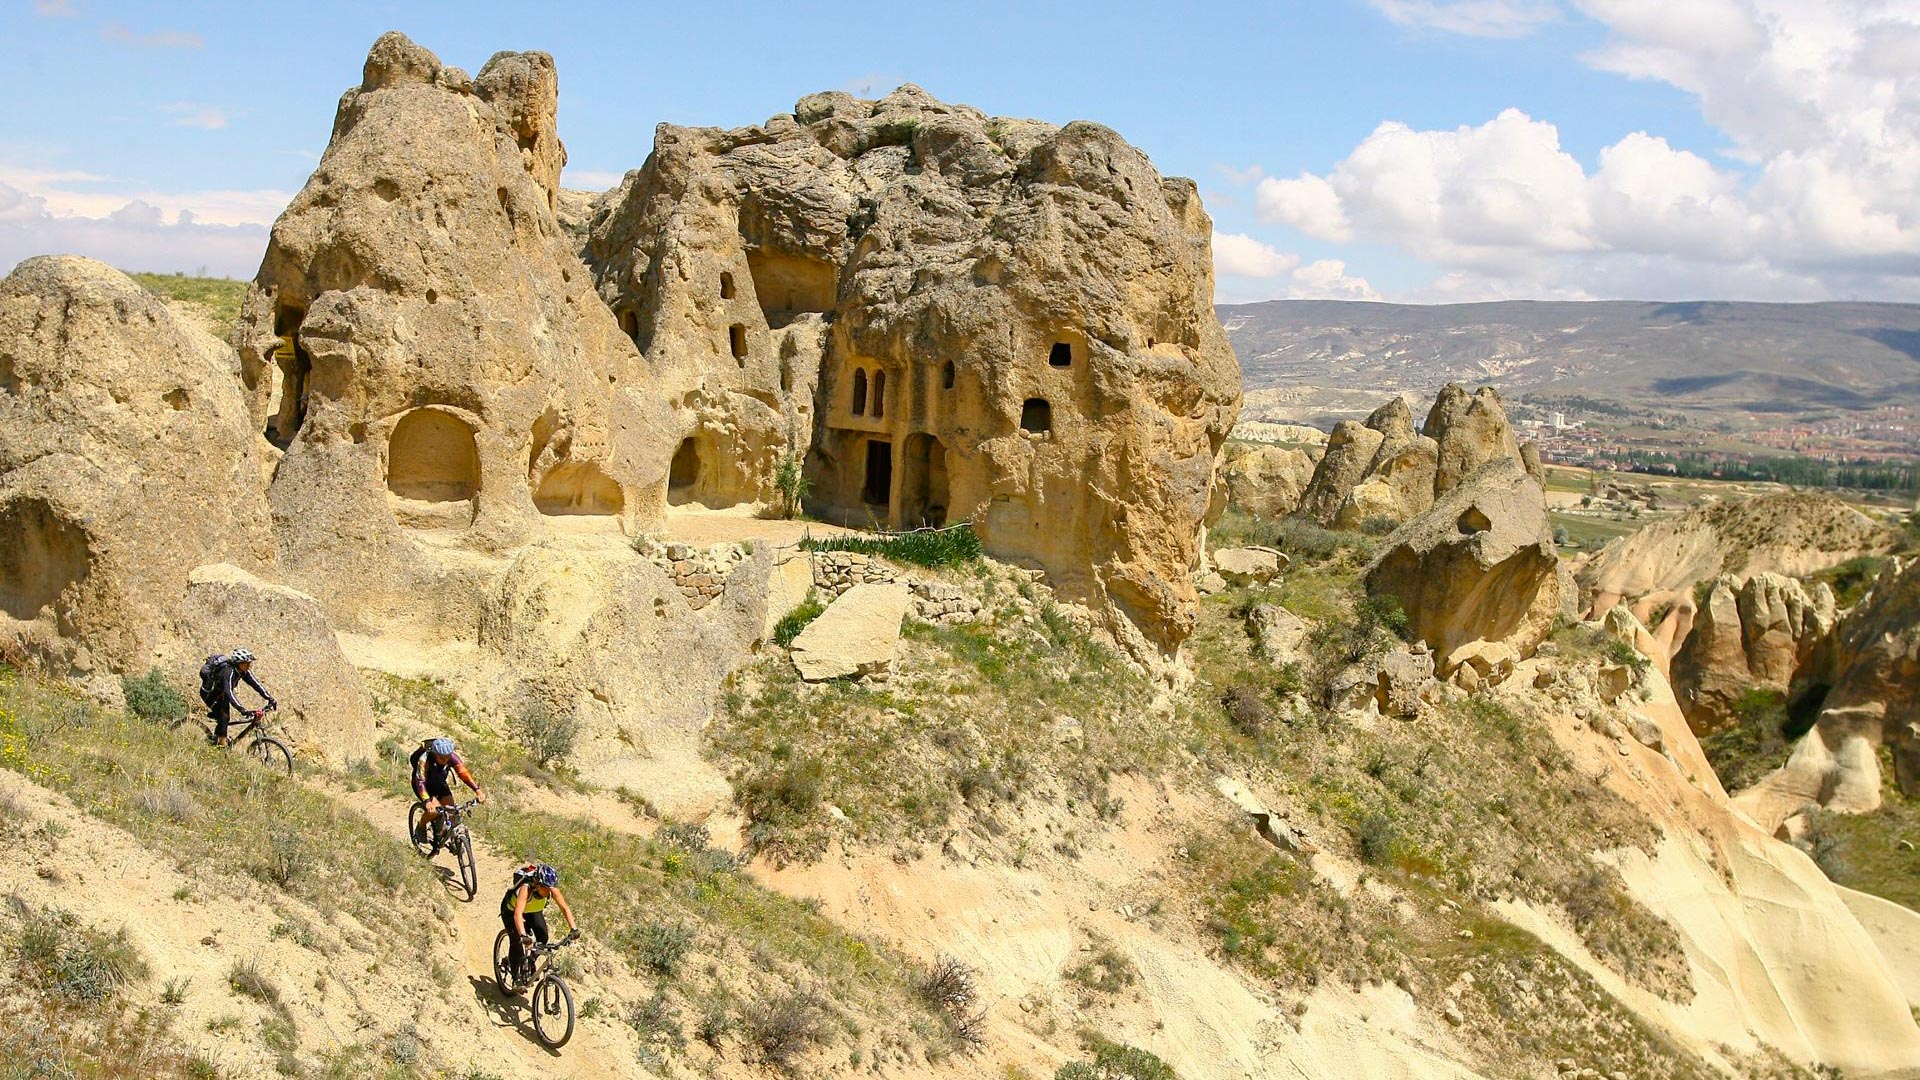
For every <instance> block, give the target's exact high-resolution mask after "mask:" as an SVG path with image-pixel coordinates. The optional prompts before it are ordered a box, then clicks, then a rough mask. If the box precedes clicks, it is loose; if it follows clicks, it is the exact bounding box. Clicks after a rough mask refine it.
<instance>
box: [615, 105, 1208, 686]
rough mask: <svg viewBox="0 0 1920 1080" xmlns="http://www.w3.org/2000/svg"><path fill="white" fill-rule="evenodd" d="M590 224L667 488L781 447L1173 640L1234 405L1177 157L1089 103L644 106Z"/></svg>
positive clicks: (771, 456)
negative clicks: (727, 111) (1171, 159)
mask: <svg viewBox="0 0 1920 1080" xmlns="http://www.w3.org/2000/svg"><path fill="white" fill-rule="evenodd" d="M587 230H588V241H587V243H586V248H585V253H586V256H587V259H588V261H589V262H590V263H591V264H592V265H593V267H594V273H595V276H596V279H597V282H598V288H599V295H600V297H601V298H602V299H603V300H604V301H605V303H606V305H607V306H608V307H610V308H611V309H612V310H613V311H614V312H616V313H617V316H618V319H619V323H620V325H621V327H622V328H624V329H625V330H626V332H627V333H628V334H629V335H630V337H631V338H632V341H633V342H634V343H635V345H636V347H637V348H638V350H639V352H640V353H641V354H643V355H644V356H645V357H646V358H647V366H648V369H649V370H650V371H653V372H656V373H657V375H658V377H659V378H660V379H661V381H662V385H663V386H664V387H666V388H667V390H668V391H669V394H670V396H672V397H673V399H674V400H675V401H676V402H678V403H679V404H680V406H681V407H682V409H683V410H684V415H683V416H682V417H681V419H682V421H683V423H682V425H681V427H682V429H683V430H684V433H683V434H680V435H679V436H678V441H677V449H675V450H674V451H673V453H672V459H673V467H672V469H671V480H670V484H671V487H670V492H669V494H670V497H672V498H674V499H686V500H699V501H702V502H708V503H715V502H722V503H724V502H735V501H748V500H754V499H758V498H762V497H763V496H764V495H765V494H766V493H767V491H768V487H769V484H770V480H771V476H772V472H773V469H774V467H775V466H776V465H777V464H778V462H779V461H781V460H782V459H783V458H785V457H786V456H788V455H789V454H791V455H795V456H800V457H803V458H804V461H805V468H806V472H807V474H808V475H809V476H810V477H811V478H812V480H813V491H814V497H813V498H812V499H811V500H810V501H809V504H808V505H809V508H810V509H812V510H813V511H814V512H816V513H819V514H822V515H823V516H827V517H830V518H836V519H840V520H843V521H847V522H849V523H854V524H866V523H868V522H878V523H882V524H888V525H892V526H895V527H914V526H920V525H927V524H940V523H943V522H949V521H962V520H967V521H971V522H972V523H973V525H974V527H975V529H976V530H978V532H979V534H980V537H981V540H982V541H983V543H984V544H985V546H986V549H987V550H988V552H990V553H992V554H994V555H996V556H998V557H1000V558H1003V559H1008V560H1012V561H1016V562H1023V563H1027V564H1029V565H1034V566H1039V567H1042V568H1044V569H1045V570H1046V571H1047V573H1048V576H1049V578H1050V580H1051V583H1052V584H1053V585H1054V587H1055V588H1056V590H1057V591H1058V592H1059V594H1060V595H1062V596H1063V597H1064V598H1068V599H1076V600H1082V601H1086V602H1089V603H1090V604H1091V605H1092V606H1093V607H1094V608H1095V609H1096V610H1100V611H1103V612H1105V613H1106V615H1107V616H1108V618H1107V626H1108V629H1110V630H1112V631H1113V632H1114V633H1115V634H1116V635H1117V636H1120V637H1121V638H1122V639H1125V640H1132V639H1134V638H1136V636H1137V635H1144V638H1143V639H1142V640H1144V641H1145V642H1150V643H1151V645H1152V646H1154V647H1157V648H1158V649H1160V650H1166V649H1170V648H1172V647H1174V646H1175V645H1177V643H1178V642H1179V641H1180V640H1181V639H1182V638H1184V637H1185V636H1186V634H1187V633H1188V631H1189V629H1190V627H1191V625H1192V621H1193V606H1192V605H1193V601H1194V596H1193V591H1192V584H1191V582H1190V579H1189V573H1188V572H1189V570H1190V569H1191V568H1192V567H1193V566H1194V564H1195V562H1196V558H1197V555H1198V550H1197V546H1198V536H1199V530H1200V525H1201V522H1202V520H1203V518H1204V516H1205V514H1206V512H1207V509H1208V503H1209V493H1210V489H1211V487H1212V485H1213V482H1214V479H1215V463H1216V459H1217V456H1218V454H1219V451H1220V447H1221V444H1222V443H1223V441H1224V440H1225V438H1226V434H1227V432H1228V430H1229V428H1230V427H1231V425H1232V422H1233V419H1234V416H1235V413H1236V411H1237V408H1238V402H1239V381H1238V370H1237V366H1236V364H1235V362H1234V359H1233V353H1232V350H1231V349H1230V348H1229V347H1228V345H1227V342H1226V338H1225V335H1224V334H1223V332H1222V331H1221V329H1220V325H1219V323H1218V321H1217V320H1216V319H1215V317H1214V315H1213V310H1212V307H1211V297H1212V268H1211V260H1210V257H1209V252H1208V249H1209V237H1210V225H1209V222H1208V219H1207V216H1206V214H1205V212H1204V211H1203V210H1202V209H1201V206H1200V201H1199V198H1198V196H1197V194H1196V193H1195V190H1194V185H1193V183H1192V182H1191V181H1189V180H1181V179H1172V178H1165V177H1162V176H1160V175H1159V173H1158V172H1156V171H1155V169H1154V168H1153V165H1152V163H1151V162H1149V161H1148V160H1147V159H1146V157H1145V156H1144V155H1142V154H1141V153H1140V152H1139V151H1138V150H1136V149H1134V148H1133V147H1131V146H1129V145H1127V144H1126V143H1125V142H1124V141H1123V140H1121V139H1120V137H1119V136H1118V135H1116V134H1115V133H1113V132H1112V131H1110V130H1108V129H1106V128H1103V127H1100V126H1099V125H1097V124H1089V123H1083V122H1076V123H1073V124H1069V125H1067V126H1066V127H1064V128H1056V127H1053V126H1051V125H1047V124H1042V123H1038V122H1035V121H1029V120H1013V119H1006V118H996V117H988V116H985V115H983V114H981V113H980V112H978V111H977V110H974V109H971V108H968V107H965V106H957V105H946V104H943V103H941V102H939V101H936V100H934V99H933V98H931V97H929V96H928V95H927V94H926V93H925V92H923V91H921V90H919V89H918V88H916V87H912V86H907V87H902V88H901V89H899V90H897V91H895V92H894V93H893V94H891V95H889V96H887V97H886V98H884V99H882V100H880V101H862V100H857V99H855V98H852V97H849V96H848V95H846V94H841V93H827V94H816V95H813V96H811V97H808V98H805V99H803V100H802V101H801V102H800V103H799V104H798V105H797V106H796V107H795V109H794V112H793V113H791V114H783V115H780V116H776V117H773V118H772V119H770V120H768V121H767V122H766V123H765V124H762V125H759V126H756V127H750V128H743V129H738V130H734V131H718V130H711V129H690V128H679V127H674V126H671V125H663V126H662V127H661V128H660V129H659V131H658V133H657V134H656V136H655V145H654V151H653V154H652V155H651V156H650V157H649V158H648V160H647V164H646V166H645V168H643V169H641V170H639V171H637V172H634V173H630V174H629V175H628V177H627V179H626V181H625V182H624V183H623V184H622V185H621V186H620V187H619V188H617V189H615V190H614V191H611V192H608V193H607V194H606V195H604V196H602V197H601V198H600V199H599V200H598V201H597V202H596V204H595V205H594V207H593V208H592V210H591V212H590V214H589V220H588V222H587ZM1136 628H1137V629H1136Z"/></svg>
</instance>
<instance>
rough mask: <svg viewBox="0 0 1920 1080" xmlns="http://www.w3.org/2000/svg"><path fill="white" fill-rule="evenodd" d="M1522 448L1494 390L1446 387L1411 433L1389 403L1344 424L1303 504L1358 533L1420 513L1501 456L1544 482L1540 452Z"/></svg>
mask: <svg viewBox="0 0 1920 1080" xmlns="http://www.w3.org/2000/svg"><path fill="white" fill-rule="evenodd" d="M1531 449H1532V444H1528V446H1527V447H1526V448H1522V447H1521V446H1520V445H1519V444H1518V442H1517V441H1516V440H1515V439H1514V436H1513V429H1512V427H1511V425H1509V424H1508V422H1507V414H1506V410H1505V408H1504V407H1502V405H1501V403H1500V395H1499V394H1498V393H1496V392H1495V391H1494V389H1493V388H1492V387H1481V388H1480V389H1479V390H1477V391H1475V392H1474V393H1472V394H1468V393H1467V391H1466V390H1465V389H1463V388H1462V387H1461V386H1459V385H1458V384H1456V383H1448V384H1447V385H1446V386H1445V387H1444V388H1442V389H1441V391H1440V394H1439V396H1438V397H1437V398H1436V399H1435V400H1434V403H1433V407H1432V408H1431V409H1430V410H1428V412H1427V420H1426V423H1425V424H1424V425H1423V426H1422V427H1421V429H1420V430H1419V431H1418V432H1416V431H1415V430H1414V428H1413V415H1412V413H1411V412H1410V411H1409V410H1408V409H1407V404H1406V401H1405V400H1404V399H1402V398H1398V397H1396V398H1394V399H1393V400H1391V401H1389V402H1387V403H1386V404H1385V405H1382V406H1380V407H1379V408H1378V409H1375V410H1374V411H1373V414H1372V415H1370V416H1368V417H1367V419H1366V420H1365V421H1364V422H1359V421H1353V420H1342V421H1341V422H1340V423H1338V424H1336V425H1334V429H1333V435H1332V436H1331V437H1330V438H1329V439H1328V440H1327V453H1326V456H1325V457H1323V458H1321V459H1320V464H1319V467H1318V468H1316V469H1315V470H1314V474H1313V479H1312V480H1311V481H1310V482H1309V483H1308V485H1307V489H1306V492H1305V493H1304V495H1303V496H1302V498H1301V501H1300V510H1301V512H1303V513H1306V514H1309V515H1311V516H1313V517H1314V518H1316V519H1318V520H1319V521H1320V522H1322V523H1323V524H1328V525H1336V526H1338V527H1340V528H1344V529H1351V528H1357V527H1359V526H1360V525H1361V524H1363V523H1365V522H1367V521H1370V520H1385V521H1389V522H1393V523H1395V524H1397V523H1399V522H1403V521H1407V520H1409V519H1411V518H1413V517H1414V516H1416V515H1418V514H1420V513H1423V512H1424V511H1425V510H1426V509H1427V508H1428V507H1430V506H1432V505H1433V500H1434V499H1435V498H1437V497H1439V496H1441V495H1444V494H1446V493H1447V492H1449V491H1451V490H1453V488H1454V487H1456V486H1458V484H1459V483H1460V481H1461V478H1462V477H1464V476H1466V475H1467V474H1469V473H1471V472H1473V471H1474V470H1475V469H1477V468H1479V467H1480V466H1481V465H1484V464H1486V463H1487V462H1489V461H1494V460H1497V459H1499V458H1514V459H1515V460H1518V461H1520V462H1522V464H1524V465H1525V466H1526V471H1527V472H1528V473H1529V474H1530V475H1532V476H1533V477H1534V479H1536V480H1538V479H1540V478H1541V472H1540V459H1539V454H1538V452H1537V451H1536V452H1533V453H1532V454H1531V456H1529V455H1528V454H1527V453H1525V452H1523V450H1531Z"/></svg>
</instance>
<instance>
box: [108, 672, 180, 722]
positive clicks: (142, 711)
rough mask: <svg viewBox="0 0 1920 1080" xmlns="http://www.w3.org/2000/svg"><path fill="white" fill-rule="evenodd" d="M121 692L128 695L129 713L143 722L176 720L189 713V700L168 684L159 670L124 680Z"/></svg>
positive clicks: (121, 681) (121, 684)
mask: <svg viewBox="0 0 1920 1080" xmlns="http://www.w3.org/2000/svg"><path fill="white" fill-rule="evenodd" d="M120 690H121V693H123V694H125V695H126V698H127V711H128V712H130V713H132V714H133V715H135V716H137V717H139V718H140V719H142V720H176V719H179V718H180V717H182V716H185V715H186V713H187V700H186V699H185V698H183V697H181V696H180V695H179V694H178V693H176V692H175V691H174V689H173V687H172V686H169V685H168V684H167V677H166V675H165V674H163V673H162V672H161V670H160V669H159V668H153V669H151V670H150V671H148V672H147V673H146V674H145V675H141V676H139V677H138V678H134V677H131V676H128V677H125V678H122V679H121V680H120Z"/></svg>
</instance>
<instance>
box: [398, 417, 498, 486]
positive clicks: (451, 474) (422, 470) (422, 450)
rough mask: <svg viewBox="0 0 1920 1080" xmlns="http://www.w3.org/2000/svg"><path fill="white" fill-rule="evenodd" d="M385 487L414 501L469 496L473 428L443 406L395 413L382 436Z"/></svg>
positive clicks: (476, 458)
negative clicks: (384, 439) (397, 415)
mask: <svg viewBox="0 0 1920 1080" xmlns="http://www.w3.org/2000/svg"><path fill="white" fill-rule="evenodd" d="M387 490H388V491H391V492H393V493H394V494H395V495H398V496H400V497H401V498H403V499H414V500H418V501H420V502H434V503H448V502H466V501H468V500H471V499H472V498H473V497H474V495H475V494H476V493H478V492H479V490H480V453H479V451H478V449H477V448H476V447H475V445H474V440H473V429H472V428H470V427H468V426H467V422H466V421H465V420H462V419H460V418H459V417H458V416H455V415H454V414H452V413H450V412H447V411H445V410H443V409H415V410H413V411H412V412H409V413H408V414H407V415H405V416H403V417H401V418H400V422H399V423H398V424H395V425H394V427H393V436H392V437H391V438H390V439H388V441H387Z"/></svg>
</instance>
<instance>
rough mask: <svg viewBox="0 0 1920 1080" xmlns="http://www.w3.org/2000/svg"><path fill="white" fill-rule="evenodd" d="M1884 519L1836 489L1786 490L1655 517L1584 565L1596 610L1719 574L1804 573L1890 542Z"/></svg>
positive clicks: (1647, 601) (1651, 598)
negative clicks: (1842, 496)
mask: <svg viewBox="0 0 1920 1080" xmlns="http://www.w3.org/2000/svg"><path fill="white" fill-rule="evenodd" d="M1894 541H1895V537H1894V534H1893V531H1892V530H1890V529H1888V528H1887V527H1886V526H1884V525H1881V524H1879V523H1877V522H1875V521H1874V520H1873V519H1871V518H1869V517H1867V516H1866V515H1865V514H1862V513H1860V512H1859V511H1858V510H1855V509H1853V508H1852V507H1850V506H1848V505H1847V504H1845V503H1843V502H1841V501H1840V500H1838V499H1836V498H1834V497H1833V496H1831V495H1818V494H1809V493H1804V492H1782V493H1780V494H1776V495H1764V496H1761V497H1759V498H1757V499H1748V500H1745V501H1743V502H1737V503H1719V504H1715V505H1713V506H1707V507H1702V508H1699V509H1696V510H1692V511H1689V512H1687V513H1685V514H1682V515H1680V516H1679V517H1676V518H1669V519H1667V520H1665V521H1656V522H1653V523H1652V524H1650V525H1648V526H1647V527H1646V528H1644V529H1641V530H1640V531H1639V532H1636V533H1634V534H1633V535H1631V536H1626V537H1622V538H1620V539H1618V540H1615V541H1613V542H1611V543H1609V544H1608V545H1607V546H1606V547H1604V548H1602V549H1600V551H1599V552H1598V553H1597V554H1596V555H1594V557H1593V558H1592V559H1590V560H1588V561H1587V563H1586V564H1585V565H1583V566H1582V567H1581V568H1580V572H1579V575H1578V576H1579V581H1580V587H1581V591H1582V593H1583V594H1584V595H1586V596H1588V597H1589V598H1590V601H1591V605H1590V606H1591V610H1592V612H1593V615H1594V616H1595V617H1598V616H1600V615H1602V614H1605V613H1606V611H1607V609H1609V608H1611V607H1613V606H1614V605H1615V604H1618V603H1621V602H1623V601H1625V602H1627V603H1637V604H1639V605H1640V606H1642V607H1651V606H1652V605H1653V604H1657V603H1659V602H1661V601H1662V600H1664V599H1668V598H1672V597H1675V596H1677V595H1678V594H1682V593H1687V592H1689V591H1690V590H1691V589H1692V588H1693V587H1694V585H1695V584H1697V583H1699V582H1702V581H1709V580H1712V579H1713V578H1716V577H1718V576H1720V575H1721V574H1732V575H1733V576H1734V578H1735V579H1736V580H1738V581H1745V580H1746V579H1747V578H1749V577H1751V576H1753V575H1754V574H1758V573H1762V572H1767V571H1771V572H1773V573H1777V574H1782V575H1785V576H1787V577H1805V576H1807V575H1809V574H1813V573H1817V572H1819V571H1821V570H1825V569H1826V568H1828V567H1830V566H1836V565H1838V564H1840V563H1843V562H1845V561H1847V560H1848V559H1851V558H1854V557H1855V556H1859V555H1875V554H1881V553H1884V552H1886V551H1889V550H1891V549H1892V548H1893V545H1894Z"/></svg>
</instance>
